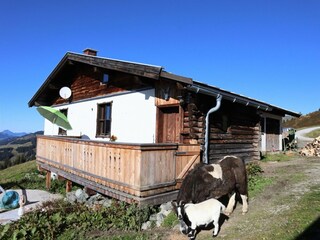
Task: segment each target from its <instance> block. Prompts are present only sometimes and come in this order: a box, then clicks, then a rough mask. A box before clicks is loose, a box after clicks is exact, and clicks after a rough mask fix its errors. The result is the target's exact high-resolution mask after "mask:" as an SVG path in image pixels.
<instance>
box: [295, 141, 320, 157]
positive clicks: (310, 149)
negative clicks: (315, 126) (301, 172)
mask: <svg viewBox="0 0 320 240" xmlns="http://www.w3.org/2000/svg"><path fill="white" fill-rule="evenodd" d="M299 153H300V154H301V155H302V156H308V157H311V156H316V157H320V136H319V137H317V138H315V139H314V140H313V142H311V143H308V144H307V145H306V146H305V147H304V148H302V149H301V150H300V152H299Z"/></svg>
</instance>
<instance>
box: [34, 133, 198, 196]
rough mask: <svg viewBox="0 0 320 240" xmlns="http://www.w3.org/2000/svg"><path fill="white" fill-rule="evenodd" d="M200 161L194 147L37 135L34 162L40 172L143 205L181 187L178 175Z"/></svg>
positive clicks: (196, 148)
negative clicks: (55, 172)
mask: <svg viewBox="0 0 320 240" xmlns="http://www.w3.org/2000/svg"><path fill="white" fill-rule="evenodd" d="M190 161H192V162H191V163H190ZM199 161H200V149H199V146H197V145H181V146H180V145H178V144H121V143H106V142H100V141H88V140H81V139H70V138H61V137H52V136H38V137H37V163H38V164H39V165H40V167H41V168H43V169H45V170H48V171H54V170H55V171H57V172H58V174H59V175H61V176H62V177H64V178H66V179H68V180H71V181H73V182H78V183H80V184H86V185H88V186H90V187H92V188H93V189H106V191H104V193H112V194H109V195H111V196H113V197H114V196H115V197H117V198H119V199H125V200H126V201H132V200H135V201H136V200H137V201H143V199H144V198H150V197H152V196H153V197H154V198H156V197H157V195H161V194H166V193H168V192H173V191H176V190H177V189H178V188H179V186H180V185H179V183H178V181H177V177H178V176H180V177H181V176H184V174H185V173H183V174H182V175H181V173H182V172H187V171H188V170H190V169H191V168H192V166H193V165H194V164H195V163H196V162H199ZM180 180H181V179H180ZM115 192H116V193H117V194H114V193H115ZM124 196H125V197H124ZM172 199H173V198H172ZM172 199H171V200H172ZM152 201H153V202H154V201H155V200H154V199H152Z"/></svg>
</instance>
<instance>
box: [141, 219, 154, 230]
mask: <svg viewBox="0 0 320 240" xmlns="http://www.w3.org/2000/svg"><path fill="white" fill-rule="evenodd" d="M151 226H152V222H151V221H148V222H145V223H142V226H141V230H148V229H150V228H151Z"/></svg>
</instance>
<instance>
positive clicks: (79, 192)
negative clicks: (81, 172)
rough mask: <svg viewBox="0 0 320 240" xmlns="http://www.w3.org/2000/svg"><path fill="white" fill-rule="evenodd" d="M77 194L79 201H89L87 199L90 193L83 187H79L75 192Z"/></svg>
mask: <svg viewBox="0 0 320 240" xmlns="http://www.w3.org/2000/svg"><path fill="white" fill-rule="evenodd" d="M75 196H76V198H77V202H80V203H85V202H86V201H87V199H88V198H89V195H88V194H87V193H86V192H85V191H83V190H81V189H78V190H77V191H76V192H75Z"/></svg>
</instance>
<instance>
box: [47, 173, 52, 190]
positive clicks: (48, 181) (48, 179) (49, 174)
mask: <svg viewBox="0 0 320 240" xmlns="http://www.w3.org/2000/svg"><path fill="white" fill-rule="evenodd" d="M50 187H51V172H50V171H47V173H46V189H47V190H49V189H50Z"/></svg>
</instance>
